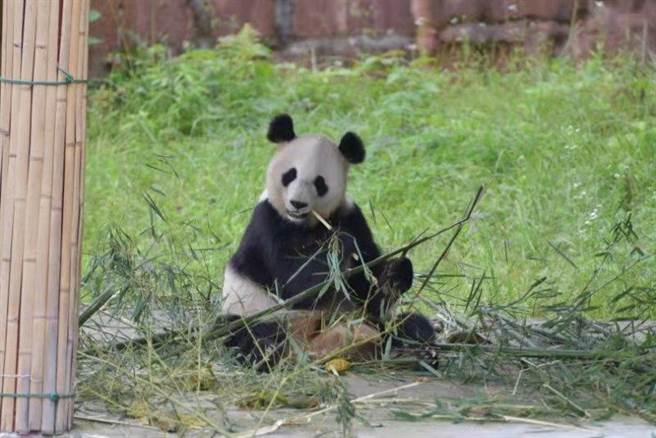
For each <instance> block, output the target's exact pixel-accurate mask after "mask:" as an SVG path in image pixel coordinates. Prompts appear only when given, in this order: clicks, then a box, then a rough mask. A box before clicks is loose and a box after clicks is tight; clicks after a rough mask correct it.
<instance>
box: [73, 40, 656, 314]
mask: <svg viewBox="0 0 656 438" xmlns="http://www.w3.org/2000/svg"><path fill="white" fill-rule="evenodd" d="M518 59H519V58H518ZM125 65H126V68H125V69H123V70H121V71H118V72H116V73H114V74H112V75H111V76H110V77H109V79H108V80H107V82H106V83H104V84H103V85H102V86H99V87H96V89H95V90H94V91H93V92H92V93H91V98H90V121H89V124H90V139H89V147H88V155H87V160H88V164H87V192H86V217H85V242H84V251H85V253H86V254H87V266H88V261H89V260H90V258H89V256H93V255H98V254H101V253H103V252H104V251H105V250H106V249H107V248H108V246H109V245H110V239H108V234H109V232H110V230H114V231H115V230H116V228H117V227H118V228H120V229H122V230H123V231H125V232H126V233H127V234H128V235H130V236H131V237H132V242H131V245H133V246H135V247H140V248H142V250H143V248H145V247H149V245H151V243H152V238H153V235H160V236H166V242H167V243H166V246H167V248H168V249H169V250H170V249H172V248H175V250H174V251H173V252H171V251H168V250H167V256H168V257H173V258H174V260H175V261H176V263H178V264H180V265H190V266H194V267H192V268H190V269H191V270H192V271H194V272H199V270H200V271H202V272H203V273H204V275H205V278H206V280H207V281H210V280H213V281H215V282H218V283H220V281H221V273H222V269H223V266H224V264H225V262H226V260H227V258H228V257H229V255H230V253H231V252H232V251H233V250H234V249H235V247H236V245H237V244H238V241H239V238H240V236H241V233H242V231H243V229H244V226H245V224H246V223H247V221H248V218H249V210H250V209H251V208H252V207H253V205H254V203H255V202H256V200H257V198H258V196H259V193H260V192H261V190H262V187H263V181H264V170H265V168H266V164H267V161H268V159H269V157H270V156H271V153H272V146H271V145H270V144H268V143H267V142H266V140H265V137H264V133H265V130H266V125H267V123H268V120H269V119H270V117H271V116H272V115H273V114H276V113H278V112H289V113H290V114H292V115H293V116H294V117H295V120H296V124H297V132H300V133H310V132H322V133H325V134H327V135H329V136H331V137H332V138H337V137H338V136H340V135H341V134H343V133H344V132H345V131H346V130H354V131H356V132H358V133H359V134H361V136H362V137H363V138H364V139H365V141H366V145H367V147H368V157H367V160H366V161H365V163H364V164H363V165H361V166H358V167H355V168H354V169H353V171H352V176H351V182H350V187H349V189H350V193H351V195H352V196H353V197H354V198H355V199H356V200H357V202H359V204H360V205H361V206H363V207H364V211H365V214H366V216H367V218H368V219H369V221H370V223H371V225H372V227H373V230H374V233H375V236H376V237H377V240H378V241H379V243H380V244H381V245H382V246H383V247H385V248H392V247H396V246H399V245H401V244H402V243H404V242H406V241H408V240H409V239H411V238H412V237H413V236H416V235H417V234H418V233H420V232H422V231H423V230H425V229H437V228H439V227H441V226H445V225H447V224H449V223H451V222H453V221H454V220H456V219H457V218H458V217H459V216H460V215H461V214H462V211H463V209H464V208H465V207H466V204H467V202H468V201H469V200H470V199H471V197H472V195H473V194H474V192H475V190H476V188H477V187H478V186H479V185H481V184H483V185H485V187H486V189H487V190H486V194H485V197H484V199H483V201H482V203H481V205H480V207H479V208H478V211H477V213H476V217H475V220H474V222H473V224H472V225H471V226H470V227H468V229H467V231H466V233H464V234H463V236H462V237H461V238H460V240H459V242H458V244H457V245H456V247H455V248H454V249H453V250H452V251H451V252H450V254H449V257H448V259H447V261H446V262H445V263H444V264H443V265H442V266H441V272H440V274H443V275H445V276H449V275H452V276H454V277H449V278H455V280H452V281H450V282H449V285H450V286H449V287H448V288H445V289H444V290H443V291H442V294H443V296H442V298H446V299H450V300H458V299H465V298H466V297H467V296H468V294H469V292H470V289H471V284H472V282H473V281H475V280H476V279H477V278H481V277H483V276H484V277H485V281H484V282H483V286H482V288H481V290H482V291H483V294H482V297H481V299H482V302H490V303H500V302H507V301H511V300H513V299H516V298H518V297H520V296H522V295H523V294H524V293H525V292H526V291H527V290H528V288H529V287H530V285H531V284H533V283H534V282H535V281H536V280H538V279H541V278H543V277H546V280H545V281H544V283H542V286H541V287H542V289H541V290H542V291H543V292H544V293H545V294H551V295H553V296H554V300H556V301H560V300H562V301H563V302H567V301H568V300H571V299H573V298H574V297H576V296H577V295H579V294H581V293H589V292H591V291H594V293H593V294H592V295H593V296H592V299H591V301H590V302H589V303H588V304H590V305H591V307H594V309H592V312H593V313H592V314H593V315H595V316H603V317H617V316H636V315H633V314H632V312H633V313H635V312H634V310H635V309H634V308H633V307H631V308H630V311H629V310H627V309H625V310H624V311H623V312H624V313H622V311H621V310H619V311H618V309H620V308H621V307H626V303H625V302H624V301H622V300H617V302H613V301H612V300H611V297H614V296H617V294H619V293H621V292H622V291H624V290H626V289H627V288H629V287H632V288H633V289H632V290H631V291H629V294H628V295H629V296H631V295H635V296H638V295H640V294H642V295H644V296H649V295H650V294H651V297H652V299H653V293H654V288H655V287H656V263H654V259H653V257H652V256H651V255H653V254H654V252H655V251H656V234H655V233H654V230H655V229H656V158H655V157H656V123H654V122H655V121H656V94H655V92H654V87H653V80H654V79H655V78H654V73H653V70H652V69H650V68H647V67H644V66H639V65H637V64H636V63H635V62H633V61H632V60H631V59H630V58H629V57H626V58H623V57H621V58H617V59H613V60H603V59H602V58H601V57H595V58H592V59H590V60H589V61H586V62H585V63H582V64H576V65H575V64H574V63H572V62H569V61H567V60H563V59H558V60H551V61H533V62H530V61H518V62H516V63H511V64H510V65H509V66H507V67H506V68H505V71H503V72H501V71H499V70H498V69H493V68H485V65H486V63H485V61H484V60H474V59H463V64H462V65H461V66H460V68H457V69H456V70H455V71H446V70H444V69H441V68H438V67H432V66H430V65H429V63H428V62H426V61H422V60H418V61H414V62H411V63H408V62H406V61H404V60H403V59H401V58H399V57H396V56H393V55H389V56H383V57H368V58H364V59H363V60H361V61H360V62H357V63H356V64H355V65H354V66H352V67H350V68H343V67H339V66H334V67H330V68H327V69H324V70H321V71H311V70H308V69H304V68H301V67H297V66H294V65H287V64H284V65H279V64H278V65H276V64H274V63H272V62H271V61H270V59H269V54H268V52H267V50H266V49H265V48H264V47H262V46H259V45H258V44H256V43H254V42H253V41H252V40H251V39H249V38H248V37H247V35H245V34H242V35H241V36H238V37H235V38H234V39H233V40H231V41H228V42H225V43H224V45H223V48H221V49H219V50H211V51H194V52H190V53H187V54H185V55H183V56H182V57H180V58H176V59H165V56H164V52H163V50H161V49H159V48H152V49H148V50H147V51H145V52H144V53H141V54H140V55H139V56H137V57H126V58H125ZM629 217H630V224H629V225H631V226H632V227H633V228H632V229H633V230H634V231H635V235H633V236H629V237H630V238H628V239H625V240H623V241H622V242H620V243H618V244H616V245H612V248H610V250H608V251H607V249H608V247H609V245H608V242H609V241H610V240H611V239H612V238H613V228H614V226H615V225H616V224H618V223H620V222H622V221H625V220H626V219H627V218H629ZM151 227H154V228H155V229H151ZM625 228H626V227H625ZM145 230H146V231H145ZM443 244H444V241H436V242H434V243H431V244H429V245H423V246H422V247H420V248H418V249H417V250H415V251H414V253H412V254H411V256H412V258H413V259H414V261H415V265H416V268H417V271H418V272H422V271H424V272H425V271H426V270H427V269H428V267H429V266H430V264H431V263H432V262H433V260H434V259H435V257H436V256H437V255H438V254H439V252H440V251H441V248H442V246H443ZM602 252H603V253H608V254H606V255H607V256H609V257H608V260H605V261H604V262H603V266H602V263H601V262H600V257H599V253H602ZM199 254H202V258H203V264H202V267H201V268H199V267H198V266H196V265H197V261H198V259H199ZM160 255H161V254H160ZM629 267H630V269H629ZM617 275H620V278H617V279H614V278H615V277H616V276H617ZM593 276H594V277H595V278H594V280H593V281H592V282H590V279H591V277H593ZM444 278H447V277H444ZM613 279H614V280H613ZM610 280H613V281H612V282H611V283H609V284H606V283H607V282H608V281H610ZM219 287H220V284H214V285H213V286H212V289H213V290H215V289H217V288H219ZM643 298H644V297H643ZM640 313H643V314H644V309H642V310H640ZM652 315H653V313H652Z"/></svg>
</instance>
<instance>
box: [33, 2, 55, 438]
mask: <svg viewBox="0 0 656 438" xmlns="http://www.w3.org/2000/svg"><path fill="white" fill-rule="evenodd" d="M59 6H60V4H59V2H58V1H56V2H51V8H50V17H49V25H48V42H47V46H48V49H47V52H48V55H47V74H46V79H47V80H48V81H55V80H57V55H58V50H57V49H58V47H57V40H58V37H59V10H60V8H59ZM56 94H57V89H56V88H55V87H46V101H45V124H44V157H43V177H42V180H41V196H40V207H39V219H38V230H37V235H38V239H37V250H36V278H35V283H34V284H35V293H37V294H39V298H38V299H37V300H36V304H35V308H34V319H33V341H32V355H33V357H32V369H31V374H32V385H31V388H32V389H31V391H32V392H33V393H42V392H43V379H44V375H43V374H44V361H45V357H46V356H45V342H46V329H47V325H46V323H47V321H46V309H47V285H48V269H49V266H48V265H49V263H48V259H49V254H50V248H49V246H48V244H49V242H50V209H51V200H52V184H53V181H52V179H53V178H52V177H53V165H54V159H55V157H54V131H55V110H56V101H55V97H56ZM42 409H43V401H42V399H40V398H32V399H30V403H29V429H30V430H31V431H37V430H41V419H42Z"/></svg>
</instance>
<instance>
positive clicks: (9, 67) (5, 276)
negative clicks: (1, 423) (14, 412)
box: [0, 2, 17, 412]
mask: <svg viewBox="0 0 656 438" xmlns="http://www.w3.org/2000/svg"><path fill="white" fill-rule="evenodd" d="M16 6H17V2H3V4H2V19H3V25H2V64H1V66H2V71H1V72H0V74H2V75H3V76H5V77H7V76H11V75H12V74H13V65H14V62H13V59H14V50H13V48H12V44H13V42H14V25H13V23H14V20H13V18H14V8H15V7H16ZM12 91H13V90H12V87H11V86H10V85H9V84H8V83H2V84H1V85H0V147H2V150H0V159H1V160H2V164H1V165H0V170H1V172H2V173H1V174H0V388H2V387H3V385H4V378H3V377H2V376H3V375H4V368H5V347H6V341H7V337H6V336H5V330H6V328H7V306H8V302H7V299H8V297H9V293H8V290H9V262H10V260H9V256H10V254H9V253H8V251H6V248H5V246H4V243H3V242H4V240H5V238H6V236H7V234H8V231H7V230H8V226H7V225H6V224H5V222H6V220H7V216H8V208H9V205H8V202H5V201H4V199H8V197H9V195H8V193H9V186H8V184H7V182H6V181H7V178H8V166H9V127H10V125H9V123H10V120H11V107H12V100H11V96H12ZM2 403H3V399H2V398H0V412H1V411H2Z"/></svg>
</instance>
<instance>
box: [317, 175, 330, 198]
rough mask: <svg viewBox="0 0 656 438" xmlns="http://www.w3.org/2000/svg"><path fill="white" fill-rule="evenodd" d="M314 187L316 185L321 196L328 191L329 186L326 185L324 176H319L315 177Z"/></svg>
mask: <svg viewBox="0 0 656 438" xmlns="http://www.w3.org/2000/svg"><path fill="white" fill-rule="evenodd" d="M314 187H316V189H317V194H318V195H319V196H323V195H325V194H326V193H328V186H327V185H326V180H325V179H323V176H318V177H316V178H315V179H314Z"/></svg>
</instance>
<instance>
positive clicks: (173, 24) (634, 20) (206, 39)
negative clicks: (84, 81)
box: [90, 0, 656, 75]
mask: <svg viewBox="0 0 656 438" xmlns="http://www.w3.org/2000/svg"><path fill="white" fill-rule="evenodd" d="M575 5H576V6H577V8H576V13H574V9H575V7H574V6H575ZM92 8H93V9H96V10H98V11H99V12H100V13H101V14H102V16H101V18H100V19H99V20H98V21H96V22H94V23H92V25H91V35H92V36H94V37H97V38H100V39H101V40H102V42H101V43H99V44H96V45H94V46H92V48H91V66H90V70H91V72H92V74H95V75H98V74H102V72H103V71H105V70H106V69H107V68H108V59H107V54H108V53H110V52H112V51H114V50H117V49H120V48H121V47H123V46H124V45H126V44H132V43H133V42H134V41H135V39H138V40H140V41H145V42H148V43H153V42H156V41H164V42H166V43H167V44H168V45H169V47H171V49H172V51H173V52H179V51H180V50H181V49H182V48H183V46H184V44H185V42H188V41H191V40H193V41H194V44H197V45H207V44H211V43H212V42H213V41H214V40H215V39H216V37H218V36H220V35H225V34H228V33H232V32H235V31H237V30H239V29H240V28H241V26H242V25H243V24H244V23H250V24H251V25H252V26H254V27H255V28H256V29H257V30H258V31H259V32H260V33H261V34H262V35H263V36H264V38H265V40H266V41H267V42H268V43H270V44H272V45H274V46H276V47H278V48H282V47H287V48H288V52H289V53H291V54H298V53H301V52H303V51H305V52H307V50H308V48H309V47H315V48H318V49H319V51H321V52H330V51H333V52H336V53H339V54H349V53H352V52H353V51H354V50H355V49H357V47H358V46H364V47H367V48H371V49H388V48H391V47H396V46H398V47H402V46H406V45H408V44H409V43H410V42H412V40H413V39H414V38H415V35H417V43H418V45H419V46H420V48H422V49H425V50H427V51H435V50H440V49H441V48H443V47H449V46H453V45H458V44H460V43H461V42H462V41H464V40H469V41H471V42H473V43H477V44H484V45H485V44H489V43H499V44H512V45H523V46H525V47H526V48H527V49H528V50H529V51H531V50H536V48H537V47H541V46H543V43H545V42H552V43H553V45H554V47H555V48H556V50H559V49H562V47H564V46H565V45H566V44H568V47H570V48H573V49H575V50H577V51H580V52H581V53H585V52H586V51H588V50H589V49H590V48H592V47H594V46H595V44H596V43H597V41H599V40H602V41H604V43H606V44H607V46H608V47H610V48H616V47H618V46H620V45H621V44H623V43H624V42H625V41H626V37H627V35H633V36H634V40H637V44H639V43H640V42H641V41H640V40H641V38H642V35H643V31H644V30H645V29H646V31H647V32H646V35H647V37H648V39H647V42H648V43H650V44H649V45H650V46H651V47H654V46H656V33H655V32H656V0H605V1H599V0H92ZM207 17H209V19H207ZM572 22H575V23H576V32H570V24H571V23H572ZM415 24H417V25H418V27H415ZM203 30H205V32H203ZM572 35H575V36H576V37H577V38H576V40H575V41H573V40H572V38H571V36H572ZM356 37H357V38H356ZM634 42H635V41H634Z"/></svg>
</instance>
